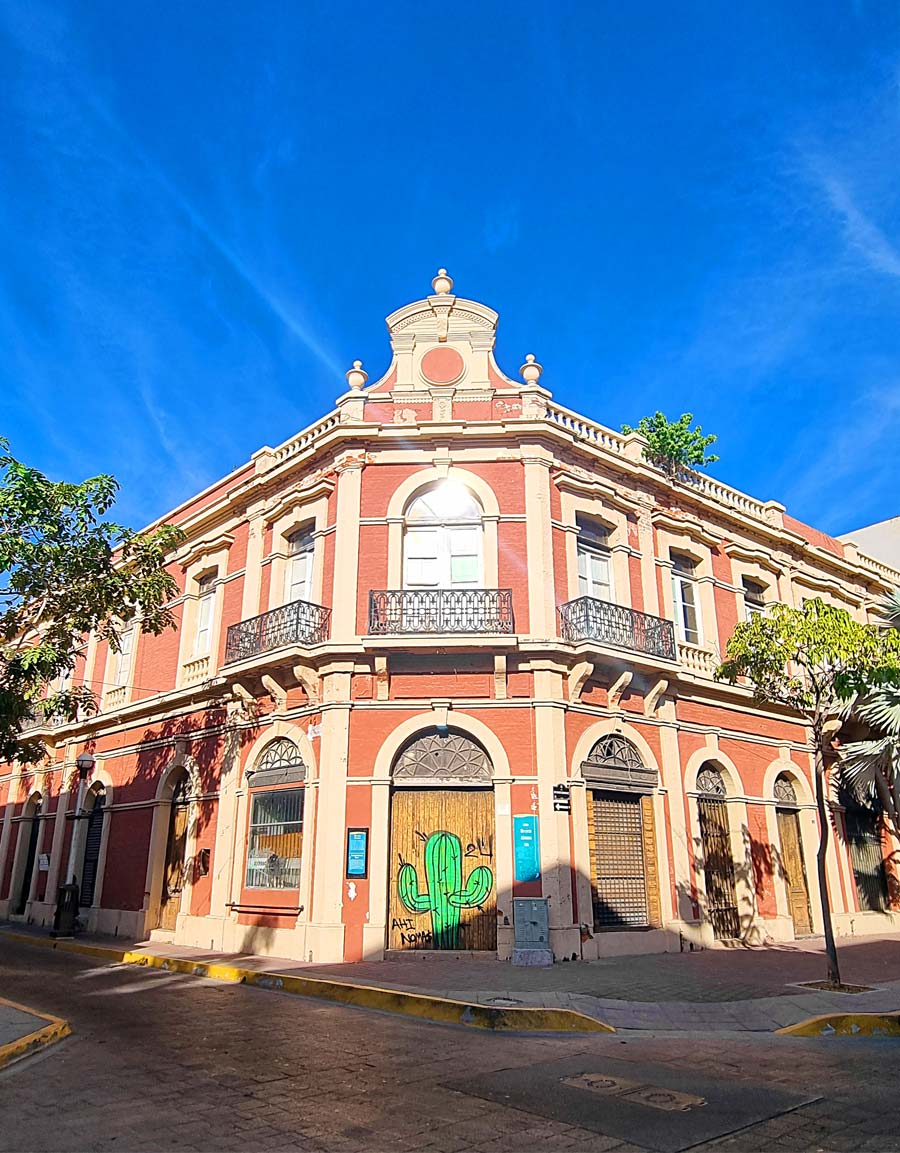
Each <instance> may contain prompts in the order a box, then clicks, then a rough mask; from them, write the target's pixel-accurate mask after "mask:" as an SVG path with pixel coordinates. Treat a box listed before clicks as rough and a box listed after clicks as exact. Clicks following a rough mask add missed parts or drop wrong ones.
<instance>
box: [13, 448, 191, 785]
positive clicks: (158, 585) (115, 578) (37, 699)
mask: <svg viewBox="0 0 900 1153" xmlns="http://www.w3.org/2000/svg"><path fill="white" fill-rule="evenodd" d="M118 488H119V486H118V483H117V482H116V481H115V479H114V478H113V477H111V476H95V477H92V478H91V479H89V480H85V481H82V482H80V483H78V484H72V483H68V482H65V481H53V480H50V479H48V477H46V476H45V475H44V474H43V473H42V472H39V471H38V470H37V469H35V468H31V467H29V466H28V465H26V464H23V463H22V462H21V461H19V460H17V459H16V458H15V457H14V456H12V455H11V453H10V450H9V444H8V442H7V441H6V440H4V439H3V438H0V761H7V762H9V761H13V760H18V761H20V762H22V763H23V764H28V763H33V762H35V761H39V760H42V759H43V758H44V756H45V750H44V747H43V744H42V742H41V741H39V740H36V739H34V738H29V737H28V736H27V734H23V729H24V728H26V727H27V726H28V723H29V722H30V721H32V720H33V719H35V718H39V717H45V718H62V719H66V720H72V719H74V718H75V716H76V715H78V714H79V712H81V713H88V712H92V711H96V708H97V703H96V698H95V696H94V693H93V692H92V691H91V690H90V688H89V687H87V686H79V687H75V688H64V687H63V688H61V687H60V684H59V681H60V678H61V677H63V678H65V676H66V674H67V673H68V672H69V671H71V670H72V669H73V667H74V665H75V660H76V656H77V653H78V651H79V649H80V648H81V646H82V645H83V644H84V641H85V638H86V637H87V636H88V635H89V634H90V633H91V632H96V633H97V635H98V636H99V637H101V638H103V639H105V640H107V641H108V642H109V644H110V646H111V647H112V649H113V650H116V651H117V650H118V647H119V635H120V631H121V628H122V626H123V625H124V624H127V623H129V622H131V621H135V623H137V624H138V626H139V627H140V629H141V631H142V632H145V633H154V634H157V633H160V632H162V631H163V629H166V628H169V627H173V626H174V623H175V622H174V619H173V617H172V613H171V611H170V609H169V607H168V603H169V601H170V600H171V599H172V598H173V596H175V595H176V594H177V591H178V588H177V585H176V583H175V581H174V579H173V578H172V576H171V575H170V574H169V573H168V572H167V570H166V568H165V562H166V558H167V555H168V554H169V552H170V551H171V549H172V548H173V547H174V546H175V545H176V544H177V543H178V542H179V541H180V540H181V539H182V533H181V530H180V529H178V528H176V527H174V526H172V525H162V526H161V527H159V528H156V529H154V530H153V531H151V532H144V533H137V532H134V531H132V530H131V529H128V528H124V527H123V526H122V525H119V524H116V523H114V522H113V521H110V520H107V519H106V515H107V513H108V512H109V510H110V508H111V507H112V505H113V503H114V502H115V498H116V493H117V491H118Z"/></svg>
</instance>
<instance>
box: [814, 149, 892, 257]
mask: <svg viewBox="0 0 900 1153" xmlns="http://www.w3.org/2000/svg"><path fill="white" fill-rule="evenodd" d="M808 159H809V164H810V172H811V173H812V174H813V176H814V177H815V178H816V179H817V181H818V183H819V185H820V187H821V189H822V192H823V193H824V195H825V199H826V202H827V204H828V205H829V206H830V208H831V210H832V211H833V212H834V213H835V215H836V216H837V217H838V219H839V220H840V222H841V228H842V231H843V236H844V241H845V243H846V245H847V248H848V249H849V250H850V252H852V253H854V254H855V255H857V256H858V257H860V258H861V260H862V261H863V263H864V264H865V265H866V266H868V267H869V268H870V269H872V270H873V271H875V272H882V273H884V274H885V275H886V276H893V277H898V278H900V246H898V245H897V244H895V243H894V242H893V241H892V240H891V239H890V237H889V236H888V235H887V234H886V233H885V232H884V230H883V229H882V228H880V227H879V225H878V224H877V223H876V222H875V221H874V220H873V219H872V218H871V216H870V215H868V214H867V213H866V212H865V211H863V209H862V208H861V207H860V206H859V203H858V198H857V197H856V196H855V195H854V192H853V190H852V189H851V186H850V183H849V181H848V180H847V178H846V177H844V176H843V175H842V174H841V173H840V172H839V171H838V169H837V168H836V167H835V165H834V164H833V163H832V162H830V161H829V160H828V159H827V158H825V157H824V156H821V155H820V156H811V157H809V158H808Z"/></svg>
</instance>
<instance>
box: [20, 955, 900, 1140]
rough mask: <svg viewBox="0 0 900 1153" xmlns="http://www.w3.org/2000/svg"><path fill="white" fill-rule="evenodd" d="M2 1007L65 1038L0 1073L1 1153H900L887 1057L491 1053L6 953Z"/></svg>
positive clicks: (503, 1039)
mask: <svg viewBox="0 0 900 1153" xmlns="http://www.w3.org/2000/svg"><path fill="white" fill-rule="evenodd" d="M0 990H2V993H3V995H4V996H7V997H9V998H10V999H11V1000H14V1001H16V1002H18V1003H20V1004H24V1005H27V1006H29V1007H31V1008H33V1009H35V1010H37V1011H40V1012H46V1013H51V1014H54V1015H56V1016H60V1017H64V1018H66V1019H67V1020H68V1021H69V1022H70V1023H71V1025H72V1029H73V1035H72V1036H71V1037H70V1038H68V1039H67V1040H65V1041H63V1042H61V1043H60V1044H58V1045H56V1046H54V1047H53V1048H52V1049H49V1050H47V1051H45V1052H43V1053H42V1054H40V1055H39V1056H36V1057H32V1058H28V1059H27V1060H25V1061H23V1062H20V1063H18V1064H17V1065H14V1066H12V1067H11V1068H10V1069H8V1070H7V1071H5V1072H4V1073H2V1074H0V1150H4V1151H5V1150H10V1151H13V1150H74V1151H80V1150H112V1149H115V1150H136V1151H137V1150H151V1149H152V1150H157V1149H158V1150H203V1151H206V1150H244V1149H246V1150H257V1149H258V1150H269V1149H273V1150H278V1149H285V1150H323V1151H328V1153H330V1151H332V1150H334V1151H355V1150H414V1149H415V1150H418V1149H423V1150H424V1149H429V1150H436V1151H446V1153H457V1151H463V1150H472V1151H476V1153H488V1151H490V1153H503V1151H505V1150H517V1151H528V1150H532V1149H533V1150H556V1149H569V1150H597V1151H598V1153H602V1151H605V1150H617V1151H618V1153H639V1151H642V1150H650V1151H653V1153H679V1151H681V1150H684V1149H686V1148H692V1149H695V1150H696V1149H699V1150H713V1149H715V1150H734V1151H736V1153H737V1151H745V1150H797V1151H803V1150H823V1151H824V1150H835V1151H839V1150H848V1151H849V1150H879V1151H884V1153H891V1151H893V1150H897V1151H898V1153H900V1126H898V1123H897V1113H896V1084H897V1077H898V1073H900V1040H893V1039H860V1038H854V1039H847V1040H844V1039H830V1040H807V1039H800V1038H793V1037H776V1036H773V1035H771V1034H763V1033H747V1032H744V1033H733V1034H724V1033H716V1034H710V1033H702V1032H679V1033H677V1034H676V1033H670V1034H668V1035H656V1034H652V1033H619V1034H615V1035H609V1034H607V1035H601V1034H592V1035H582V1036H567V1037H563V1036H558V1035H554V1036H538V1035H527V1034H505V1033H489V1032H483V1031H480V1030H474V1029H466V1028H454V1027H449V1026H441V1025H434V1024H426V1023H421V1022H416V1021H412V1020H409V1019H405V1018H400V1017H396V1016H389V1015H387V1014H378V1013H374V1012H369V1011H365V1010H359V1009H352V1008H345V1007H342V1006H336V1005H328V1004H324V1003H319V1002H315V1001H312V1000H306V999H304V998H300V997H296V996H291V995H288V994H283V993H278V992H271V991H264V990H260V989H254V988H247V987H243V986H240V985H233V984H231V985H225V984H220V983H217V982H213V981H208V980H203V979H198V978H194V977H186V976H181V975H176V974H172V973H165V972H163V971H160V970H147V969H143V968H135V967H130V966H123V965H114V964H107V963H104V962H102V961H98V960H95V959H91V958H87V957H84V956H79V955H74V954H67V953H62V952H58V951H52V950H49V949H43V948H35V947H33V946H28V945H20V944H16V943H15V942H12V941H10V940H2V937H0ZM734 1130H737V1131H736V1132H735V1131H734ZM713 1134H717V1135H715V1136H713ZM710 1138H711V1139H710Z"/></svg>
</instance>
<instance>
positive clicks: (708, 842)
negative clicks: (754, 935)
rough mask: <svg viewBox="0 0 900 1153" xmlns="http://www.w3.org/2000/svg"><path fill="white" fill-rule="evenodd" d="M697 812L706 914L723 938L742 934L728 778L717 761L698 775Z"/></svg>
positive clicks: (719, 935)
mask: <svg viewBox="0 0 900 1153" xmlns="http://www.w3.org/2000/svg"><path fill="white" fill-rule="evenodd" d="M697 791H698V792H699V794H700V796H699V798H698V800H697V815H698V817H699V820H700V840H701V843H702V846H703V879H704V881H705V883H706V917H707V919H708V920H709V922H710V924H711V925H712V929H713V933H714V935H715V937H716V939H717V940H719V941H732V940H735V939H736V938H738V937H740V935H741V926H740V919H739V917H738V910H737V893H736V891H735V884H734V858H733V856H732V853H731V828H730V826H729V824H728V806H727V805H726V803H725V796H726V789H725V780H724V778H723V776H722V774H721V772H720V771H719V770H718V769H717V768H716V766H715V765H711V764H705V765H704V766H703V768H702V769H701V770H700V772H699V774H698V776H697Z"/></svg>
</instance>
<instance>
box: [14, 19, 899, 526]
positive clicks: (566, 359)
mask: <svg viewBox="0 0 900 1153" xmlns="http://www.w3.org/2000/svg"><path fill="white" fill-rule="evenodd" d="M0 75H2V76H3V78H4V80H3V84H2V86H0V117H2V123H3V125H4V132H3V137H2V142H0V348H2V350H3V354H2V357H0V433H4V434H5V435H7V436H8V437H9V438H10V440H11V441H12V444H13V448H14V450H15V451H16V452H17V453H18V454H19V455H20V456H21V457H23V458H24V459H27V460H28V461H29V462H31V463H34V464H37V465H38V466H40V467H42V468H44V469H46V470H47V471H49V472H50V473H51V474H52V475H54V476H60V477H62V476H65V477H67V478H69V479H75V478H78V477H80V476H82V475H86V474H88V473H95V472H99V471H109V472H112V473H114V474H115V475H116V476H117V477H118V478H119V479H120V481H121V482H122V485H123V492H122V496H121V500H120V503H119V506H118V512H119V516H120V517H121V518H123V519H125V520H126V521H128V522H130V523H132V524H135V525H139V524H143V523H146V522H148V521H149V520H151V519H153V518H154V517H156V516H158V515H160V514H162V513H164V512H165V511H166V510H167V509H169V508H171V507H173V506H174V505H175V504H177V503H178V502H179V501H181V500H183V499H185V498H186V497H188V496H190V495H191V494H192V493H193V492H195V491H197V490H198V489H199V488H201V487H203V486H204V485H206V484H207V483H209V482H211V481H212V480H214V479H216V478H217V477H218V476H221V475H222V474H224V473H226V472H228V471H229V470H230V469H231V468H233V467H234V466H236V465H238V464H240V463H241V462H242V461H244V460H246V459H247V458H248V457H249V455H250V453H251V452H253V451H254V450H255V449H256V448H258V447H259V446H261V445H262V444H266V443H268V444H277V443H279V442H281V441H282V440H284V439H286V438H287V437H289V436H290V435H292V434H293V433H294V432H296V431H298V430H299V429H300V428H302V427H303V426H304V425H306V424H307V423H309V422H310V421H312V420H314V419H316V418H317V417H318V416H319V415H321V414H322V413H324V412H325V411H327V410H328V409H330V408H331V406H332V404H333V401H334V398H335V397H336V396H337V395H338V394H339V393H340V392H341V391H343V387H344V386H345V382H344V378H343V372H344V370H345V369H346V368H348V367H349V365H350V363H351V361H352V360H353V359H354V358H356V357H361V358H362V359H363V361H364V362H365V366H366V368H367V369H368V371H369V373H370V378H372V379H374V378H375V377H376V376H377V375H379V374H380V373H381V372H382V371H383V370H384V368H385V367H386V365H387V362H388V357H389V346H388V342H387V334H386V330H385V328H384V316H385V315H387V313H388V312H390V311H392V310H393V309H394V308H396V307H398V306H400V305H402V304H404V303H406V302H407V301H409V300H413V299H417V298H419V297H421V296H423V295H424V294H425V293H426V292H427V291H428V289H429V283H430V279H431V277H432V276H433V274H434V271H435V269H436V268H437V267H438V266H439V265H446V267H447V268H448V269H449V270H450V272H451V274H452V275H453V277H454V278H455V281H456V291H458V292H459V293H460V294H461V295H463V296H471V297H474V298H475V299H478V300H483V301H485V302H486V303H487V304H490V305H491V306H492V307H494V308H496V309H497V310H498V311H499V312H500V331H499V338H498V347H497V353H498V359H499V362H500V364H501V366H503V367H504V368H505V369H506V371H507V372H510V373H515V372H516V370H517V368H518V366H519V365H520V364H521V362H522V358H523V355H524V353H526V352H534V353H535V354H536V355H537V357H538V359H539V360H540V361H541V362H542V363H543V365H544V368H545V374H544V382H545V383H546V384H547V385H548V386H549V387H550V388H551V389H552V390H553V392H554V395H555V396H556V398H557V399H558V400H560V401H561V402H562V403H564V404H567V405H569V406H571V407H574V408H576V409H579V410H580V411H582V412H584V413H586V414H588V415H590V416H593V417H594V418H596V419H598V420H601V421H602V422H603V423H605V424H608V425H610V426H612V427H614V428H618V427H619V426H620V425H621V424H622V423H623V422H626V421H627V422H632V423H634V422H636V421H637V419H638V418H639V417H640V416H642V415H643V414H645V413H649V412H652V411H654V410H655V409H657V408H661V409H663V410H664V411H665V412H667V413H668V414H669V415H671V416H677V415H678V414H680V413H681V412H683V411H691V412H693V413H694V414H695V416H696V417H697V418H698V419H699V420H700V421H701V422H702V424H703V426H704V429H705V430H706V431H714V432H717V433H718V434H719V445H718V446H717V447H718V451H719V452H720V455H721V457H722V460H721V462H720V463H719V464H718V465H716V466H714V468H713V470H712V471H713V472H714V474H715V475H716V476H718V477H720V478H721V479H723V480H725V481H727V482H728V483H730V484H733V485H736V486H737V487H739V488H742V489H744V490H746V491H748V492H750V493H752V494H753V495H755V496H758V497H760V498H763V499H770V498H771V499H777V500H781V501H783V502H784V503H786V504H787V505H788V507H789V509H790V511H791V512H793V513H794V514H795V515H797V516H799V517H801V518H802V519H805V520H808V521H810V522H811V523H813V524H815V525H817V526H819V527H821V528H824V529H826V530H828V531H831V532H842V531H846V530H849V529H852V528H856V527H858V526H859V525H861V524H866V523H869V522H871V521H875V520H879V519H883V518H885V517H888V516H892V515H896V514H897V512H898V476H900V467H898V464H897V458H898V453H897V446H898V444H900V323H898V317H900V181H898V179H897V172H898V168H900V6H898V5H897V4H896V2H890V3H869V2H867V0H858V2H856V3H849V2H848V3H844V2H841V0H828V2H826V3H825V4H821V3H815V4H814V3H811V2H809V3H805V2H801V0H797V2H794V3H789V4H786V3H784V2H783V0H782V2H780V3H766V2H761V3H753V4H738V5H732V4H725V3H718V4H709V3H691V2H687V3H683V4H679V5H672V4H662V3H660V4H639V3H635V4H621V3H608V2H606V0H593V2H592V3H586V4H565V3H552V4H551V3H537V2H532V3H530V4H527V5H520V6H517V5H512V4H510V3H494V2H492V0H479V2H478V3H467V2H465V0H463V2H460V0H457V2H456V3H454V4H451V5H438V6H434V5H426V6H424V7H423V6H422V5H412V4H409V5H400V4H391V3H384V4H371V3H365V4H364V3H358V4H357V3H346V4H335V3H327V4H326V3H317V4H313V3H309V2H306V0H293V2H284V3H276V2H275V0H253V2H252V3H251V2H250V0H243V2H241V3H233V2H232V3H229V2H228V0H217V2H216V3H215V4H213V3H211V2H202V0H196V2H194V3H190V4H185V3H183V2H182V0H178V2H173V0H154V2H153V3H144V2H142V0H126V2H125V3H122V0H113V2H107V0H89V2H88V3H79V4H75V3H72V4H65V3H44V2H41V0H25V2H22V3H20V2H18V0H3V3H2V4H0Z"/></svg>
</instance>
